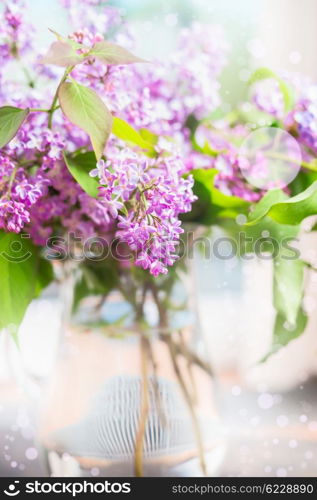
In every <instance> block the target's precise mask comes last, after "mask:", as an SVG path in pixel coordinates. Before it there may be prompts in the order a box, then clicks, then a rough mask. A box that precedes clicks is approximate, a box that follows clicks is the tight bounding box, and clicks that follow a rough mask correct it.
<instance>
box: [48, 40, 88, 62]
mask: <svg viewBox="0 0 317 500" xmlns="http://www.w3.org/2000/svg"><path fill="white" fill-rule="evenodd" d="M85 58H86V54H78V53H77V51H76V49H75V48H74V47H72V45H71V44H70V43H69V42H68V41H62V40H58V41H57V42H53V43H52V45H51V46H50V48H49V50H48V52H47V54H46V55H45V56H43V57H42V58H41V60H40V63H41V64H54V65H55V66H62V67H63V68H67V67H68V66H75V65H76V64H79V63H81V62H83V61H84V60H85Z"/></svg>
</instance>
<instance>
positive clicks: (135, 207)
mask: <svg viewBox="0 0 317 500" xmlns="http://www.w3.org/2000/svg"><path fill="white" fill-rule="evenodd" d="M183 172H184V165H183V162H182V160H181V158H180V157H178V156H176V155H169V156H163V155H159V156H158V157H157V158H155V159H154V158H147V157H144V158H143V159H142V160H141V161H140V157H139V156H138V155H137V154H135V153H134V152H133V151H132V150H131V149H129V148H123V149H120V148H119V147H118V146H117V145H114V146H113V147H109V150H108V154H107V160H106V161H104V160H100V161H99V162H98V164H97V169H95V170H93V171H92V172H91V175H92V176H95V175H98V177H99V180H100V184H101V187H100V188H99V197H100V200H101V204H102V205H103V207H104V209H105V210H106V211H107V220H108V221H109V222H110V221H111V220H113V221H115V220H117V221H118V223H117V230H116V236H117V237H118V238H119V239H120V240H121V241H122V242H125V243H126V244H127V245H128V246H129V248H130V249H131V250H132V251H133V252H135V257H136V259H135V263H136V265H137V266H140V267H142V268H143V269H149V271H150V272H151V274H153V275H154V276H157V275H158V274H161V273H163V274H166V273H167V266H171V265H172V264H173V263H174V262H175V260H176V258H177V255H176V246H177V245H178V240H179V235H180V234H181V233H182V232H183V229H182V228H181V227H180V225H181V223H180V221H179V219H178V216H179V215H180V214H181V213H185V212H188V211H190V209H191V204H192V203H193V202H194V201H195V199H196V197H195V196H194V195H193V192H192V186H193V178H192V176H188V177H187V178H186V179H185V178H183V177H182V174H183ZM120 212H121V215H120Z"/></svg>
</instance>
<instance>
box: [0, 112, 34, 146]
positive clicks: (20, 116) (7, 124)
mask: <svg viewBox="0 0 317 500" xmlns="http://www.w3.org/2000/svg"><path fill="white" fill-rule="evenodd" d="M28 114H29V109H20V108H15V107H13V106H3V107H1V108H0V148H3V146H5V145H6V144H8V142H10V141H11V139H13V137H14V136H15V134H16V133H17V131H18V130H19V128H20V127H21V125H22V123H23V122H24V120H25V118H26V117H27V115H28Z"/></svg>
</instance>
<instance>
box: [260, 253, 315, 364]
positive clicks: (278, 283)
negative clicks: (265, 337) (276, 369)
mask: <svg viewBox="0 0 317 500" xmlns="http://www.w3.org/2000/svg"><path fill="white" fill-rule="evenodd" d="M304 268H305V263H304V262H303V261H302V260H300V259H294V260H288V259H285V257H284V258H278V259H275V260H274V268H273V273H274V274H273V303H274V307H275V309H276V318H275V324H274V332H273V342H272V348H271V350H270V352H269V353H268V354H267V355H266V356H265V357H264V358H263V359H262V360H261V361H262V362H263V361H266V360H267V359H268V358H269V357H270V356H271V355H272V354H274V353H275V352H277V351H278V350H279V349H280V348H281V347H283V346H286V345H287V344H288V343H289V342H290V341H291V340H294V339H295V338H297V337H299V336H300V335H301V334H302V333H303V332H304V330H305V327H306V324H307V316H306V314H305V312H304V310H303V308H302V301H303V296H304Z"/></svg>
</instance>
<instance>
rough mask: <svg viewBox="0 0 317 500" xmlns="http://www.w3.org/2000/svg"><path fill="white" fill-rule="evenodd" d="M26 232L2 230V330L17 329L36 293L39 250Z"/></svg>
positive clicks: (0, 256)
mask: <svg viewBox="0 0 317 500" xmlns="http://www.w3.org/2000/svg"><path fill="white" fill-rule="evenodd" d="M23 236H25V235H21V234H15V233H4V232H3V231H1V232H0V304H1V306H0V330H1V329H2V328H5V327H9V328H10V330H11V331H12V333H16V331H17V328H18V326H19V324H20V323H21V321H22V319H23V316H24V313H25V311H26V308H27V306H28V305H29V303H30V302H31V300H32V299H33V298H34V296H35V291H36V288H37V285H36V282H37V276H38V274H37V273H38V250H37V248H36V247H34V245H33V244H32V242H31V241H30V239H29V238H25V237H23Z"/></svg>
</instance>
